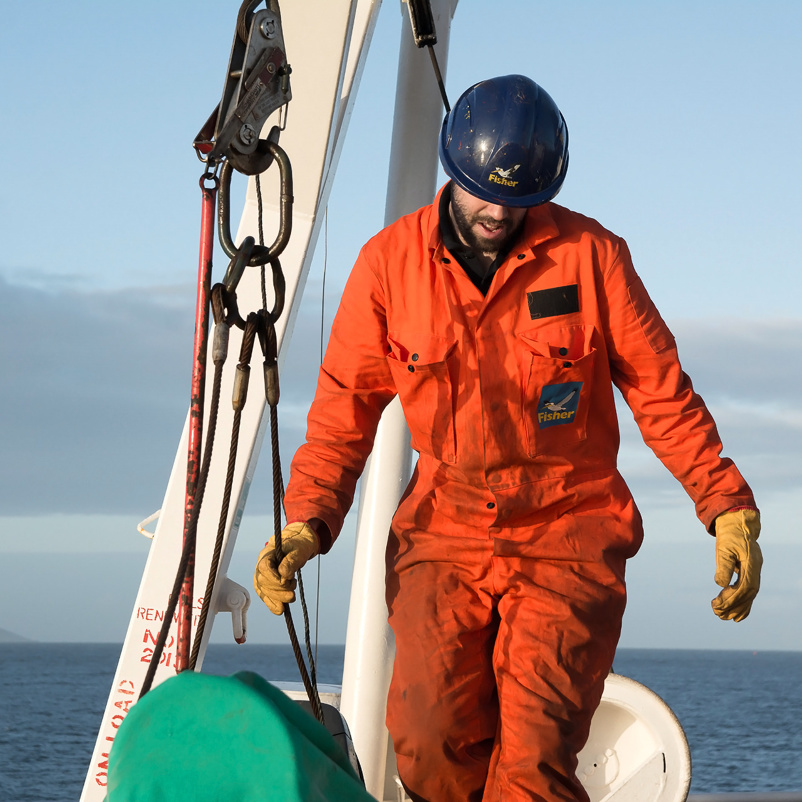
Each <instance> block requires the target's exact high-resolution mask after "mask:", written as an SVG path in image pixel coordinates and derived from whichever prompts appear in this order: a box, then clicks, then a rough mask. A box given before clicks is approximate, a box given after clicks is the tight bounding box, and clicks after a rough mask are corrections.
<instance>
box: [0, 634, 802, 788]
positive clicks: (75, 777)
mask: <svg viewBox="0 0 802 802" xmlns="http://www.w3.org/2000/svg"><path fill="white" fill-rule="evenodd" d="M343 651H344V650H343V647H342V646H320V647H318V652H317V674H318V682H319V683H321V684H324V683H339V682H340V679H341V676H342V665H343ZM119 654H120V647H119V646H118V645H115V644H79V643H69V644H52V643H50V644H41V643H0V802H77V800H78V798H79V797H80V794H81V789H82V787H83V783H84V778H85V776H86V772H87V768H88V766H89V761H90V758H91V754H92V750H93V747H94V743H95V738H96V737H97V732H98V728H99V726H100V720H101V716H102V713H103V710H104V708H105V705H106V698H107V696H108V693H109V689H110V687H111V682H112V678H113V675H114V670H115V668H116V664H117V659H118V657H119ZM614 669H615V671H616V672H617V673H619V674H623V675H624V676H628V677H631V678H632V679H634V680H637V681H638V682H640V683H642V684H643V685H646V686H647V687H648V688H650V689H651V690H652V691H654V692H655V693H656V694H658V696H660V697H661V698H662V699H663V700H664V701H665V702H666V703H667V704H668V705H669V706H670V707H671V708H672V710H673V711H674V713H675V714H676V715H677V718H678V719H679V721H680V723H681V724H682V727H683V729H684V730H685V735H686V737H687V739H688V743H689V746H690V750H691V759H692V763H693V779H692V783H691V794H703V793H726V792H736V791H737V792H753V791H802V652H758V653H753V652H725V651H674V650H651V649H649V650H641V649H622V650H619V652H618V654H617V656H616V661H615V666H614ZM203 670H204V671H206V672H209V673H213V674H223V675H226V674H233V673H234V672H236V671H241V670H249V671H255V672H257V673H258V674H261V675H262V676H264V677H266V678H267V679H270V680H273V681H283V682H298V681H299V680H300V676H299V673H298V668H297V666H296V663H295V658H294V657H293V655H292V651H291V649H290V648H289V647H288V646H283V645H282V646H272V645H252V644H246V645H245V646H242V647H238V646H233V645H232V646H221V645H214V644H213V645H211V646H210V647H209V651H208V653H207V656H206V660H205V662H204V666H203Z"/></svg>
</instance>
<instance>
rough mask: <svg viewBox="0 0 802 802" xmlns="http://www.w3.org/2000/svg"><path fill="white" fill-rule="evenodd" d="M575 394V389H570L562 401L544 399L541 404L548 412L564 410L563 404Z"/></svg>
mask: <svg viewBox="0 0 802 802" xmlns="http://www.w3.org/2000/svg"><path fill="white" fill-rule="evenodd" d="M575 395H576V390H571V392H570V393H568V395H567V396H565V398H563V400H562V401H546V403H545V404H544V405H543V406H544V407H545V408H546V409H548V410H549V411H550V412H564V411H565V405H566V404H567V403H568V402H569V401H570V400H571V399H572V398H573V397H574V396H575Z"/></svg>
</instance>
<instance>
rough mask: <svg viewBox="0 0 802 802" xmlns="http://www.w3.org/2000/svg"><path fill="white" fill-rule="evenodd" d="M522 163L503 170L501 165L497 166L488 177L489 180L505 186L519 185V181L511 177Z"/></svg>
mask: <svg viewBox="0 0 802 802" xmlns="http://www.w3.org/2000/svg"><path fill="white" fill-rule="evenodd" d="M520 166H521V165H520V164H516V165H515V167H510V168H508V169H507V170H502V169H501V167H496V169H495V170H493V172H492V173H490V175H489V176H488V177H487V180H488V181H493V182H494V183H496V184H502V185H503V186H505V187H517V186H518V182H517V181H511V180H510V177H511V176H512V174H513V173H514V172H515V171H516V170H517V169H518V168H519V167H520Z"/></svg>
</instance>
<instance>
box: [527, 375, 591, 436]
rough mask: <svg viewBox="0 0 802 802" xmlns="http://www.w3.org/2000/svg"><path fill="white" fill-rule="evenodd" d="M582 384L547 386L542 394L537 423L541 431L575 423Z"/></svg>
mask: <svg viewBox="0 0 802 802" xmlns="http://www.w3.org/2000/svg"><path fill="white" fill-rule="evenodd" d="M581 389H582V382H565V383H564V384H547V385H546V386H545V387H544V388H543V390H542V391H541V393H540V401H538V405H537V422H538V424H539V426H540V428H541V429H547V428H548V427H549V426H560V425H562V424H566V423H573V421H574V418H575V417H576V411H577V408H578V407H579V392H580V390H581Z"/></svg>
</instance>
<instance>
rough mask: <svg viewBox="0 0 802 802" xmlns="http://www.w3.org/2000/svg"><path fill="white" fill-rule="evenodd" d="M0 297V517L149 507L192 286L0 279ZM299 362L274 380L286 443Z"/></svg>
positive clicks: (183, 379)
mask: <svg viewBox="0 0 802 802" xmlns="http://www.w3.org/2000/svg"><path fill="white" fill-rule="evenodd" d="M37 283H38V282H37ZM41 284H42V285H43V286H44V285H46V284H47V282H45V281H42V282H41ZM0 299H2V304H3V309H4V313H3V315H2V316H0V364H1V365H2V384H0V419H2V421H3V430H4V431H3V461H2V465H1V466H0V515H5V516H9V515H12V516H13V515H43V514H51V513H98V514H100V513H115V514H117V513H129V512H130V513H132V514H137V515H139V514H141V513H142V511H143V510H151V509H153V508H154V505H155V506H158V504H159V503H160V502H161V499H162V497H163V494H164V488H165V487H166V483H167V479H168V477H169V472H170V469H171V467H172V463H173V459H174V457H175V453H176V448H177V446H178V441H179V437H180V434H181V430H182V427H183V425H184V420H185V417H186V413H187V409H188V405H189V395H190V387H191V365H192V339H193V328H194V289H193V288H192V287H190V286H187V287H180V288H175V287H163V288H152V289H149V290H142V289H136V290H119V291H94V292H75V291H72V290H69V289H64V288H63V285H62V284H55V285H51V289H50V290H48V291H45V290H43V289H40V288H38V287H30V286H18V285H14V284H10V283H8V282H7V281H4V280H2V279H0ZM302 328H303V327H302ZM301 339H303V338H301ZM309 347H310V346H309V344H307V348H309ZM311 353H317V351H316V350H314V349H312V350H311ZM307 361H308V360H307ZM304 364H305V360H299V359H295V360H289V359H288V360H287V376H286V377H284V380H283V382H282V388H283V394H284V397H285V399H286V406H285V407H284V408H283V409H282V416H281V420H282V423H283V424H284V425H286V426H288V427H289V428H290V429H292V428H293V427H294V428H295V429H297V433H296V436H295V438H294V441H293V442H295V441H298V440H299V439H300V436H301V434H300V431H301V426H302V421H303V418H304V417H305V406H306V405H308V402H306V404H301V403H300V402H299V401H298V400H297V399H296V401H295V402H294V401H293V392H294V388H298V389H296V390H295V392H296V393H297V392H303V390H302V389H301V388H303V387H304V383H303V381H302V380H301V377H300V375H298V374H299V372H300V370H301V368H302V367H303V366H304ZM315 375H316V374H315V373H312V375H311V376H310V377H309V378H308V379H307V380H306V391H307V392H311V389H310V388H311V386H312V383H313V381H314V377H315ZM224 398H225V397H224ZM302 409H303V410H304V412H303V416H302V415H301V414H300V413H301V410H302ZM293 410H295V413H294V414H293ZM288 457H289V455H288Z"/></svg>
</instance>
